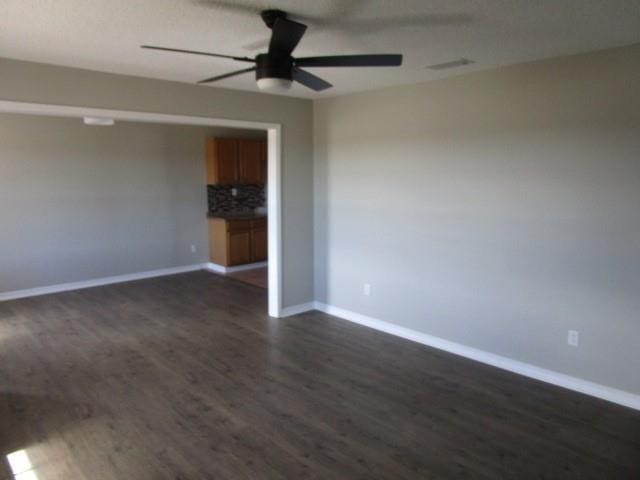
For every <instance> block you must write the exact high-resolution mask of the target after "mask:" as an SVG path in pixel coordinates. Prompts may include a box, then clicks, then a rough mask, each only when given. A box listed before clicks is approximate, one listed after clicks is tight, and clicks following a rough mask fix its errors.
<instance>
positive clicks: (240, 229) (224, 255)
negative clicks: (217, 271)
mask: <svg viewBox="0 0 640 480" xmlns="http://www.w3.org/2000/svg"><path fill="white" fill-rule="evenodd" d="M209 258H210V259H211V261H212V262H213V263H216V264H218V265H223V266H225V267H230V266H234V265H244V264H247V263H255V262H263V261H265V260H267V219H266V218H258V219H224V218H210V219H209Z"/></svg>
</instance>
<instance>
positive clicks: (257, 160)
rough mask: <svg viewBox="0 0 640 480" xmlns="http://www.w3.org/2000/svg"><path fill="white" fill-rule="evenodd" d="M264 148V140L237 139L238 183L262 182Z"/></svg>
mask: <svg viewBox="0 0 640 480" xmlns="http://www.w3.org/2000/svg"><path fill="white" fill-rule="evenodd" d="M265 150H266V144H265V142H264V140H249V139H244V140H238V166H239V171H240V183H264V178H263V173H262V171H263V167H262V162H263V158H264V152H265Z"/></svg>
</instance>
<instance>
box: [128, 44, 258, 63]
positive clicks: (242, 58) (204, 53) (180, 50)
mask: <svg viewBox="0 0 640 480" xmlns="http://www.w3.org/2000/svg"><path fill="white" fill-rule="evenodd" d="M140 48H146V49H148V50H161V51H163V52H177V53H191V54H193V55H206V56H208V57H219V58H230V59H231V60H237V61H239V62H251V63H255V60H254V59H253V58H249V57H234V56H233V55H222V54H220V53H209V52H198V51H195V50H183V49H181V48H168V47H155V46H153V45H140Z"/></svg>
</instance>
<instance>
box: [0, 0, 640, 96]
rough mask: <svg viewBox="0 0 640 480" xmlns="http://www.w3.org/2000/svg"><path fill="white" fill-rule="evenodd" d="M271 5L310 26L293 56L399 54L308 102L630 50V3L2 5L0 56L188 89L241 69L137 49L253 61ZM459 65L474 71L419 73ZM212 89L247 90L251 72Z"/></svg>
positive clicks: (127, 0)
mask: <svg viewBox="0 0 640 480" xmlns="http://www.w3.org/2000/svg"><path fill="white" fill-rule="evenodd" d="M269 7H271V8H280V9H282V10H286V11H288V12H290V13H291V17H292V18H294V19H296V20H298V21H302V22H304V23H306V24H308V26H309V29H308V30H307V35H306V36H305V37H304V38H303V40H302V42H301V44H300V45H299V47H298V49H297V50H296V51H295V53H294V55H295V56H299V57H301V56H310V55H332V54H351V53H402V54H404V55H405V57H404V58H405V61H404V65H403V66H402V67H400V68H361V69H355V68H354V69H336V68H322V69H320V68H316V69H313V70H311V69H310V70H311V71H313V72H314V73H316V74H317V75H320V76H322V77H323V78H325V79H326V80H328V81H329V82H331V83H333V84H334V85H335V87H334V88H332V89H330V90H328V91H326V92H323V93H314V92H311V91H310V90H307V89H305V88H304V87H301V86H299V85H296V86H295V87H294V88H293V89H292V90H291V92H290V95H293V96H298V97H308V98H316V97H320V96H331V95H338V94H344V93H349V92H356V91H362V90H369V89H373V88H378V87H383V86H388V85H398V84H407V83H415V82H420V81H426V80H430V79H435V78H441V77H443V76H447V75H456V74H459V73H463V72H468V71H472V70H480V69H487V68H491V67H495V66H499V65H507V64H513V63H520V62H525V61H530V60H537V59H542V58H547V57H553V56H558V55H566V54H572V53H578V52H585V51H590V50H597V49H602V48H607V47H613V46H620V45H627V44H631V43H636V42H640V0H352V1H338V0H307V1H301V0H282V1H271V2H269V1H259V0H254V1H251V0H245V1H242V0H241V1H224V0H220V1H218V0H0V57H6V58H14V59H21V60H29V61H35V62H43V63H51V64H57V65H65V66H71V67H79V68H85V69H91V70H99V71H105V72H113V73H122V74H129V75H137V76H142V77H152V78H161V79H168V80H177V81H181V82H188V83H193V82H196V81H197V80H200V79H202V78H206V77H209V76H212V75H216V74H222V73H225V72H229V71H232V70H237V69H240V68H244V67H245V65H246V64H242V63H237V62H234V61H231V60H224V59H215V58H209V57H200V56H195V55H183V54H173V53H163V52H154V51H149V50H141V49H140V48H138V46H139V45H141V44H154V45H161V46H171V47H175V48H186V49H195V50H207V51H211V52H218V53H225V54H232V55H240V56H246V55H248V56H254V55H255V54H257V53H259V51H260V50H255V49H253V50H251V48H254V47H255V46H256V45H259V44H260V43H261V41H263V40H266V39H268V37H269V34H270V31H269V30H268V29H267V28H266V27H265V25H264V24H263V23H262V20H261V19H260V17H259V15H258V12H259V11H260V10H262V9H263V8H269ZM460 57H465V58H469V59H472V60H474V61H475V62H476V63H475V64H473V65H469V66H464V67H460V68H457V69H453V70H448V71H442V72H433V71H430V70H428V69H426V68H425V66H426V65H432V64H437V63H441V62H447V61H450V60H454V59H457V58H460ZM215 85H216V86H218V87H226V88H237V89H246V90H257V88H256V86H255V79H254V76H253V74H246V75H243V76H241V77H236V78H231V79H227V80H224V81H221V82H219V83H216V84H215ZM202 88H208V87H202Z"/></svg>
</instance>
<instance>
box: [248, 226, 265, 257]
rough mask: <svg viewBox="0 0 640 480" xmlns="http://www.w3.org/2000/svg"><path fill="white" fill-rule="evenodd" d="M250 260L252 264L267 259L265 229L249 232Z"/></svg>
mask: <svg viewBox="0 0 640 480" xmlns="http://www.w3.org/2000/svg"><path fill="white" fill-rule="evenodd" d="M251 249H252V250H251V258H252V259H253V261H254V262H264V261H265V260H266V259H267V229H266V228H257V229H255V230H252V231H251Z"/></svg>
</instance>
